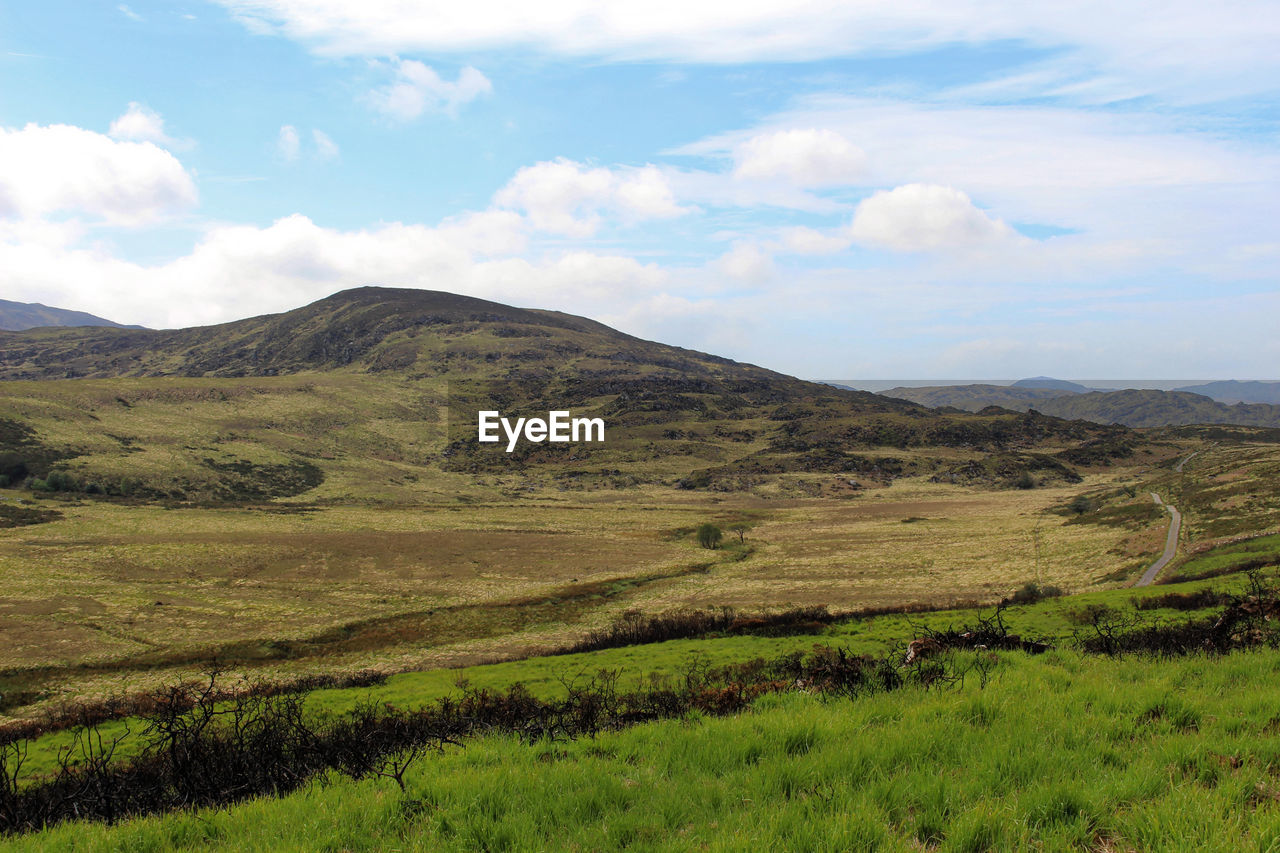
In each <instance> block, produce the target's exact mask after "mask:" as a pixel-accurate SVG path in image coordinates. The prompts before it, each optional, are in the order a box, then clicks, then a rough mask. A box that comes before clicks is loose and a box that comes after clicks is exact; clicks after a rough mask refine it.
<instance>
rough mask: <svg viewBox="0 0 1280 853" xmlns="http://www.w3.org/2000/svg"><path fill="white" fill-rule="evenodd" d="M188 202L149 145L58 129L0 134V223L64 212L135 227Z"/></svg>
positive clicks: (188, 187)
mask: <svg viewBox="0 0 1280 853" xmlns="http://www.w3.org/2000/svg"><path fill="white" fill-rule="evenodd" d="M196 200H197V193H196V187H195V183H194V182H193V181H192V179H191V176H190V175H189V174H188V173H187V171H186V170H185V169H184V168H183V167H182V164H181V163H180V162H178V160H177V158H176V157H174V156H173V155H172V154H170V153H169V152H168V151H165V150H164V149H163V148H160V147H159V146H157V145H155V144H154V143H152V142H133V141H123V140H116V139H112V138H111V137H109V136H106V135H104V134H100V133H94V132H93V131H90V130H84V129H82V128H79V127H72V126H70V125H64V124H55V125H48V126H42V125H35V124H28V125H27V126H26V127H24V128H22V129H21V130H8V129H5V128H0V217H19V218H39V217H44V216H49V215H51V214H57V213H67V214H72V215H87V216H90V217H93V218H96V219H100V220H102V221H104V222H108V223H111V224H116V225H139V224H144V223H147V222H154V221H156V220H158V219H161V218H163V217H165V216H168V215H171V214H173V213H175V212H178V211H181V210H184V209H186V208H189V207H191V206H192V205H194V204H195V203H196Z"/></svg>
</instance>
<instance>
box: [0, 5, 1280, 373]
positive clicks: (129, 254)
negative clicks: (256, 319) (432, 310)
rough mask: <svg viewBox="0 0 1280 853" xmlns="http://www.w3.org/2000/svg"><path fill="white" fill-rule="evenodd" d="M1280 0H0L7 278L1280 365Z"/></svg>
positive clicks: (1080, 363) (942, 345)
mask: <svg viewBox="0 0 1280 853" xmlns="http://www.w3.org/2000/svg"><path fill="white" fill-rule="evenodd" d="M1277 43H1280V5H1277V4H1276V3H1275V2H1273V1H1272V0H1260V2H1249V1H1248V0H1243V2H1232V0H1224V2H1219V3H1213V4H1207V3H1203V2H1188V0H1162V2H1159V3H1155V2H1140V0H1129V2H1124V3H1120V4H1117V3H1114V2H1098V0H1078V2H1074V3H1069V4H1032V3H1023V2H991V1H990V0H968V2H966V0H860V2H850V0H834V1H833V0H790V1H789V2H786V3H782V2H776V0H754V2H750V3H744V2H742V0H735V2H718V0H707V2H698V3H689V2H681V3H675V2H670V0H650V2H647V3H644V4H641V3H626V4H622V3H610V2H600V0H542V2H539V3H536V4H534V3H523V2H498V1H497V0H471V2H468V3H465V4H446V3H441V2H423V1H422V0H210V1H209V2H197V0H156V2H150V0H131V2H129V3H127V4H120V3H116V2H111V0H102V2H98V0H74V2H72V0H42V2H40V3H29V2H19V0H0V298H4V299H11V300H17V301H22V302H41V303H44V304H47V305H54V306H58V307H62V308H70V309H76V310H82V311H89V312H92V313H94V314H98V315H100V316H103V317H107V318H109V319H112V320H115V321H118V322H123V323H139V324H143V325H146V326H150V327H155V328H172V327H182V326H191V325H205V324H210V323H219V322H224V321H227V320H233V319H239V318H242V317H248V316H254V315H258V314H264V313H271V312H277V311H283V310H288V309H291V308H295V307H298V306H300V305H303V304H306V303H308V302H311V301H314V300H315V299H319V298H322V297H324V296H327V295H329V294H331V293H333V292H335V291H338V290H342V289H345V288H348V287H357V286H362V285H367V284H378V285H386V286H394V287H415V288H425V289H432V290H447V291H452V292H457V293H465V294H469V295H473V296H477V297H482V298H485V299H492V300H496V301H499V302H504V303H508V304H514V305H519V306H523V307H533V308H549V309H554V310H559V311H567V312H571V313H574V314H581V315H586V316H588V317H591V318H593V319H597V320H600V321H601V322H604V323H607V324H609V325H611V326H614V327H616V328H619V329H621V330H623V331H625V332H628V333H630V334H634V335H639V336H641V337H645V338H649V339H653V340H659V341H662V342H664V343H670V344H677V345H680V346H685V347H691V348H695V349H699V350H704V351H708V352H713V353H716V354H719V355H725V356H728V357H731V358H735V359H739V360H742V361H749V362H753V363H756V364H760V365H763V366H766V367H770V368H773V369H775V370H781V371H783V372H786V373H790V374H794V375H798V376H802V377H806V378H880V377H883V378H910V377H921V378H928V377H1010V376H1033V375H1051V376H1066V377H1082V376H1085V377H1093V378H1098V379H1105V378H1116V379H1124V378H1138V377H1146V378H1157V377H1174V376H1176V377H1181V378H1187V379H1193V378H1236V379H1275V378H1280V370H1278V369H1277V367H1276V365H1277V364H1280V334H1277V326H1278V320H1280V272H1278V270H1280V97H1278V95H1280V51H1277V50H1276V49H1275V45H1276V44H1277Z"/></svg>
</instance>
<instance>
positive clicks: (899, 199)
mask: <svg viewBox="0 0 1280 853" xmlns="http://www.w3.org/2000/svg"><path fill="white" fill-rule="evenodd" d="M849 232H850V234H851V235H852V237H853V239H854V240H856V241H858V242H859V243H862V244H864V245H868V246H874V247H877V248H885V249H893V250H895V251H899V252H928V251H935V250H947V249H976V248H983V247H988V246H991V245H993V244H997V243H1001V242H1005V241H1013V240H1016V239H1018V234H1017V232H1016V231H1014V230H1013V229H1012V228H1010V227H1009V226H1008V225H1006V224H1005V223H1004V222H1003V221H1001V220H999V219H994V218H992V217H990V216H988V215H987V214H986V213H985V212H983V211H982V210H979V209H978V208H977V207H976V206H975V205H974V203H973V202H972V201H971V200H970V199H969V196H967V195H966V194H965V193H963V192H961V191H960V190H958V189H955V188H954V187H944V186H939V185H937V184H906V185H904V186H900V187H895V188H894V189H891V190H882V191H880V192H878V193H876V194H875V195H873V196H871V197H870V198H868V199H865V200H864V201H863V202H862V203H860V204H859V205H858V209H857V212H856V213H855V214H854V217H853V224H852V225H851V226H850V229H849Z"/></svg>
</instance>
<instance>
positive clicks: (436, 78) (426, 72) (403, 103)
mask: <svg viewBox="0 0 1280 853" xmlns="http://www.w3.org/2000/svg"><path fill="white" fill-rule="evenodd" d="M394 63H395V64H394V68H395V80H394V81H393V82H391V83H390V84H388V85H386V86H384V87H382V88H381V89H375V90H374V91H372V92H370V93H369V102H370V103H371V104H372V105H373V107H374V109H376V110H378V111H379V112H381V113H384V114H385V115H388V116H390V117H392V118H394V119H398V120H400V121H412V120H413V119H415V118H418V117H419V116H421V115H422V114H423V113H424V112H444V113H447V114H449V115H456V114H457V112H458V107H460V106H462V105H463V104H466V103H470V102H471V101H474V100H475V99H476V98H478V97H480V96H481V95H488V94H490V93H491V92H492V91H493V84H492V83H490V82H489V78H488V77H485V76H484V75H483V74H481V73H480V72H479V71H477V70H476V69H475V68H472V67H471V66H470V65H468V66H467V67H465V68H463V69H462V70H461V71H459V72H458V79H457V80H455V81H453V82H452V83H450V82H449V81H448V80H445V79H444V78H442V77H441V76H440V75H439V74H437V73H436V72H435V70H434V69H432V68H431V67H429V66H427V65H424V64H423V63H421V62H418V61H417V60H416V59H405V60H401V59H396V60H394Z"/></svg>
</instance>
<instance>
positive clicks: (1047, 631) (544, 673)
mask: <svg viewBox="0 0 1280 853" xmlns="http://www.w3.org/2000/svg"><path fill="white" fill-rule="evenodd" d="M1270 556H1271V563H1272V565H1273V566H1275V565H1280V548H1277V549H1276V550H1275V551H1273V552H1272V553H1271V555H1270ZM1272 571H1274V569H1272ZM1243 585H1244V578H1243V577H1242V576H1239V575H1236V576H1232V577H1221V578H1215V579H1211V580H1203V581H1193V582H1186V583H1179V584H1169V585H1161V586H1157V587H1149V588H1145V589H1135V590H1130V589H1114V590H1105V591H1100V592H1093V593H1084V594H1080V595H1073V596H1067V597H1062V598H1051V599H1045V600H1043V601H1040V602H1037V603H1034V604H1027V605H1015V606H1011V607H1008V608H1007V609H1005V610H1004V612H1003V615H1002V618H1003V619H1004V621H1005V623H1006V624H1007V625H1008V626H1009V628H1010V630H1011V631H1013V632H1015V633H1018V634H1021V635H1022V636H1024V637H1027V638H1034V639H1041V640H1046V641H1049V642H1052V643H1054V644H1057V645H1067V644H1069V643H1070V641H1071V638H1072V635H1073V632H1074V631H1076V630H1078V629H1080V627H1081V625H1082V624H1083V623H1084V622H1085V621H1087V618H1088V614H1089V612H1090V611H1091V610H1092V609H1096V608H1109V609H1111V610H1114V611H1117V612H1120V613H1129V612H1132V606H1133V605H1132V602H1133V601H1134V600H1140V599H1144V598H1150V597H1155V596H1163V595H1166V594H1169V593H1188V592H1194V591H1199V590H1203V589H1213V590H1222V591H1237V590H1239V589H1240V588H1241V587H1243ZM1214 609H1215V608H1212V607H1211V608H1206V609H1204V610H1199V611H1195V610H1193V611H1178V610H1169V609H1163V608H1157V609H1155V610H1147V611H1144V613H1145V615H1146V616H1147V617H1148V618H1154V619H1159V620H1174V621H1177V620H1181V619H1183V618H1187V617H1197V616H1203V615H1206V614H1207V613H1209V612H1211V611H1213V610H1214ZM993 613H994V609H993V608H988V609H986V610H975V609H971V608H963V609H956V610H943V611H938V612H927V613H913V614H885V615H879V616H872V617H868V618H865V619H855V620H849V621H842V622H837V623H834V624H832V625H831V626H829V627H827V628H826V629H824V630H821V631H819V632H818V633H813V634H802V635H798V636H789V637H764V636H749V635H748V636H732V637H708V638H702V639H682V640H669V641H666V642H661V643H653V644H648V645H641V646H630V647H623V648H616V649H603V650H599V651H593V652H580V653H576V654H568V655H551V656H538V657H531V658H528V659H524V660H514V661H505V662H500V663H487V664H479V665H474V666H467V667H461V668H449V669H438V668H437V669H427V670H421V671H414V672H403V673H399V674H396V675H392V676H391V677H389V678H388V679H387V681H386V682H385V683H384V684H381V685H378V686H374V687H366V688H341V689H323V690H315V691H312V692H310V693H309V694H308V696H307V707H308V709H309V710H311V711H313V712H316V713H333V714H343V713H347V712H349V711H351V710H352V709H354V708H356V707H357V706H358V705H360V704H361V703H364V702H370V701H371V702H374V703H377V704H382V703H390V704H392V705H395V706H396V707H400V708H406V709H412V708H417V707H422V706H425V705H427V704H430V703H432V702H434V701H435V700H437V699H439V698H441V697H443V696H449V695H452V694H454V693H456V686H457V684H458V682H459V681H460V680H465V681H466V682H467V683H469V684H470V685H472V686H474V687H477V688H489V689H494V690H504V689H506V688H508V687H510V686H511V685H513V684H515V683H517V682H519V683H521V684H523V685H525V686H526V687H528V688H529V690H530V692H532V693H533V694H534V695H536V696H538V697H540V698H547V699H549V698H555V697H560V696H563V695H564V693H565V683H566V680H568V681H572V680H573V679H575V678H579V677H581V676H583V675H590V674H592V673H595V672H596V671H598V670H600V669H609V670H616V671H618V673H619V674H620V680H619V684H620V686H621V687H623V688H629V687H638V686H639V685H640V683H641V682H642V680H643V679H644V678H646V677H647V676H649V675H660V676H673V677H675V676H679V675H680V674H681V673H683V672H684V671H685V669H686V668H687V667H688V666H689V664H690V662H691V661H694V660H699V661H703V662H706V663H708V664H711V665H717V666H718V665H723V664H728V663H736V662H743V661H748V660H752V659H754V658H757V657H762V658H766V659H768V658H773V657H776V656H778V655H781V654H786V653H790V652H795V651H807V650H808V649H810V648H811V647H812V646H813V645H814V644H816V643H822V644H828V645H838V646H841V647H844V648H847V649H849V650H850V651H852V652H854V653H857V654H871V655H880V654H883V653H885V652H886V651H889V650H893V649H900V648H901V647H902V646H903V645H904V644H905V643H906V642H907V641H908V640H910V639H911V638H913V637H915V636H918V635H919V634H920V633H921V630H922V628H933V629H938V630H945V629H948V628H959V627H960V626H963V625H971V624H973V622H974V620H975V618H976V617H978V616H980V615H981V616H988V617H989V616H991V615H992V614H993ZM186 674H187V675H192V674H193V673H191V672H187V673H186ZM132 728H133V730H135V731H136V730H137V729H138V728H139V725H138V724H137V723H136V722H135V723H133V724H132ZM124 729H125V727H124V726H122V725H121V724H117V723H108V724H106V725H104V727H103V733H104V735H107V736H109V737H111V736H115V735H116V734H118V733H120V732H122V731H124ZM70 742H71V738H70V735H69V734H68V733H66V732H62V733H55V734H52V735H48V736H46V737H44V738H42V739H40V740H39V741H37V742H36V744H34V745H33V748H32V751H31V755H30V760H29V763H28V765H27V771H29V772H31V773H34V774H37V775H39V774H42V773H50V772H53V770H54V769H55V767H56V765H55V761H54V759H55V756H56V754H57V750H58V749H59V748H60V747H62V746H65V745H67V744H69V743H70ZM134 743H136V741H126V742H125V743H124V745H123V746H122V750H121V754H129V753H131V751H132V749H131V747H132V745H133V744H134Z"/></svg>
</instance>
